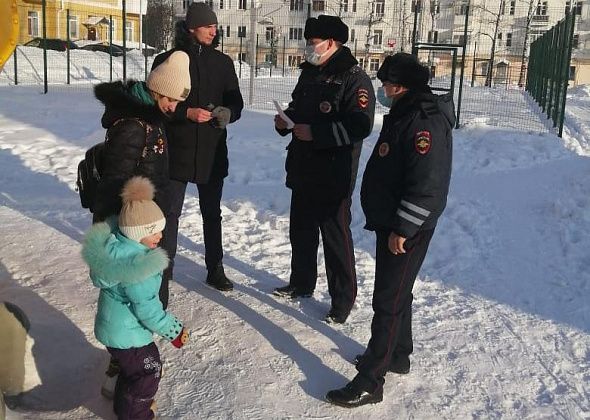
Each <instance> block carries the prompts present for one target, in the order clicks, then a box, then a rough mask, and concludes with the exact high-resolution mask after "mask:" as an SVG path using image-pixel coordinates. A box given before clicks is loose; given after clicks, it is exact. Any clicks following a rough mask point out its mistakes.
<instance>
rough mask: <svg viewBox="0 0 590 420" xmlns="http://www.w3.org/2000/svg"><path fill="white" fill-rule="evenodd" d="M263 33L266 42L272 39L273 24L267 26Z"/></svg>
mask: <svg viewBox="0 0 590 420" xmlns="http://www.w3.org/2000/svg"><path fill="white" fill-rule="evenodd" d="M264 35H265V39H266V42H270V41H272V40H273V39H274V37H275V28H274V26H267V27H266V31H265V33H264Z"/></svg>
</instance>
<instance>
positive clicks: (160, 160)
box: [91, 51, 191, 222]
mask: <svg viewBox="0 0 590 420" xmlns="http://www.w3.org/2000/svg"><path fill="white" fill-rule="evenodd" d="M190 90H191V80H190V75H189V58H188V55H187V54H186V53H184V52H181V51H179V52H178V53H175V54H172V55H171V56H170V57H168V59H167V60H166V62H165V63H163V64H162V65H161V66H158V67H157V68H155V69H154V70H153V71H152V72H151V73H150V74H149V76H148V78H147V82H138V81H133V80H132V81H128V82H126V83H125V82H122V81H118V82H112V83H101V84H99V85H97V86H96V87H95V88H94V94H95V96H96V98H97V99H98V100H99V101H101V102H102V103H103V104H104V106H105V111H104V114H103V116H102V121H101V122H102V126H103V127H104V128H106V129H107V132H106V143H105V148H104V153H103V154H102V157H101V162H100V172H101V180H100V182H99V185H98V191H97V195H96V199H95V202H94V205H93V206H92V207H91V210H92V212H93V213H94V218H93V220H94V222H97V221H102V220H105V219H106V218H107V217H108V216H111V215H114V214H118V213H119V210H120V209H121V197H120V193H121V189H122V188H123V184H124V183H125V181H127V180H128V179H129V178H131V177H132V176H133V175H143V176H145V177H146V178H148V179H149V180H150V181H151V182H152V184H154V186H155V188H156V197H155V202H156V203H157V204H158V205H159V206H160V208H162V209H163V211H164V214H165V213H166V210H167V207H168V204H167V199H166V196H165V193H166V187H167V185H168V182H169V178H168V142H167V140H166V135H165V132H164V128H163V122H164V120H165V119H166V118H167V117H166V115H168V114H171V113H172V112H174V110H175V109H176V105H177V104H178V103H179V102H182V101H184V100H185V99H186V98H187V96H188V95H189V93H190Z"/></svg>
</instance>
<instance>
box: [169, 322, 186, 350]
mask: <svg viewBox="0 0 590 420" xmlns="http://www.w3.org/2000/svg"><path fill="white" fill-rule="evenodd" d="M189 337H190V333H189V330H187V329H186V328H184V327H182V330H181V331H180V334H178V337H176V338H175V339H174V340H172V345H173V346H174V347H176V348H177V349H179V348H181V347H182V346H184V345H185V344H186V343H187V342H188V339H189Z"/></svg>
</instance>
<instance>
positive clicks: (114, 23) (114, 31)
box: [107, 18, 119, 39]
mask: <svg viewBox="0 0 590 420" xmlns="http://www.w3.org/2000/svg"><path fill="white" fill-rule="evenodd" d="M111 31H112V34H113V39H119V36H118V35H117V19H115V18H113V19H112V20H111ZM107 36H108V35H107Z"/></svg>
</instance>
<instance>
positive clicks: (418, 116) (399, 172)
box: [361, 87, 455, 238]
mask: <svg viewBox="0 0 590 420" xmlns="http://www.w3.org/2000/svg"><path fill="white" fill-rule="evenodd" d="M454 124H455V114H454V108H453V102H452V98H451V97H450V96H448V95H444V96H438V95H434V94H433V93H432V92H431V91H430V88H428V87H426V88H425V89H424V90H423V91H416V92H414V91H410V92H408V93H406V94H405V95H404V96H403V97H402V98H401V99H400V100H399V102H397V103H395V104H394V105H393V107H392V109H391V110H390V112H389V114H388V115H386V116H385V117H384V118H383V128H382V130H381V133H380V135H379V139H378V140H377V143H376V144H375V148H374V149H373V153H372V154H371V157H370V158H369V161H368V162H367V167H366V169H365V173H364V175H363V182H362V187H361V204H362V207H363V211H364V213H365V216H366V218H367V224H366V226H365V228H366V229H369V230H376V231H385V232H392V231H393V232H395V233H396V234H398V235H400V236H403V237H405V238H411V237H413V236H414V235H415V234H416V233H417V232H418V231H420V230H428V229H433V228H434V227H435V226H436V222H437V220H438V218H439V216H440V215H441V214H442V212H443V210H444V208H445V206H446V203H447V194H448V191H449V183H450V179H451V162H452V153H453V144H452V142H453V136H452V129H453V126H454Z"/></svg>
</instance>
